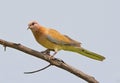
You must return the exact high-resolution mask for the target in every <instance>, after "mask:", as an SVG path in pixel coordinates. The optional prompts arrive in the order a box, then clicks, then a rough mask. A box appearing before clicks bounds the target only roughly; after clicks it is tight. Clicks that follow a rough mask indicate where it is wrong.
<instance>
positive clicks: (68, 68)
mask: <svg viewBox="0 0 120 83" xmlns="http://www.w3.org/2000/svg"><path fill="white" fill-rule="evenodd" d="M0 44H1V45H5V46H7V47H11V48H14V49H17V50H20V51H22V52H24V53H27V54H30V55H32V56H35V57H37V58H40V59H43V60H45V61H47V62H49V63H50V64H52V65H55V66H56V67H59V68H61V69H64V70H66V71H68V72H70V73H72V74H74V75H76V76H78V77H79V78H82V79H83V80H85V81H87V82H88V83H99V82H98V81H97V80H96V79H95V78H94V77H92V76H90V75H87V74H85V73H83V72H82V71H80V70H78V69H76V68H74V67H72V66H70V65H68V64H67V63H65V62H63V61H61V60H56V59H52V57H50V56H48V55H44V54H42V53H41V52H38V51H35V50H33V49H30V48H28V47H26V46H23V45H21V44H16V43H13V42H8V41H5V40H2V39H0Z"/></svg>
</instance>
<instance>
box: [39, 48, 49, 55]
mask: <svg viewBox="0 0 120 83" xmlns="http://www.w3.org/2000/svg"><path fill="white" fill-rule="evenodd" d="M41 53H43V54H47V55H50V50H49V49H47V50H45V51H42V52H41Z"/></svg>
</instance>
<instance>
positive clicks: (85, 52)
mask: <svg viewBox="0 0 120 83" xmlns="http://www.w3.org/2000/svg"><path fill="white" fill-rule="evenodd" d="M66 50H68V51H73V52H77V53H79V54H82V55H84V56H86V57H89V58H91V59H94V60H98V61H103V60H104V59H105V57H104V56H102V55H99V54H97V53H94V52H91V51H89V50H87V49H84V48H82V47H75V48H70V49H66Z"/></svg>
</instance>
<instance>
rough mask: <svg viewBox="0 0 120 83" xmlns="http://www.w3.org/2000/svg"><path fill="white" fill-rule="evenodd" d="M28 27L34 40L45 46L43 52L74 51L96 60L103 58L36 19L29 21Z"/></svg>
mask: <svg viewBox="0 0 120 83" xmlns="http://www.w3.org/2000/svg"><path fill="white" fill-rule="evenodd" d="M28 29H30V30H31V32H32V33H33V35H34V37H35V40H36V41H37V42H38V43H39V44H40V45H42V46H43V47H45V48H47V50H46V51H44V52H46V53H49V52H50V51H54V54H53V56H54V55H56V54H57V52H58V51H60V50H64V51H71V52H75V53H78V54H81V55H84V56H86V57H88V58H91V59H94V60H98V61H103V60H104V59H105V57H104V56H102V55H100V54H97V53H95V52H92V51H89V50H87V49H85V48H83V47H82V46H81V43H80V42H78V41H76V40H74V39H72V38H70V37H69V36H67V35H64V34H62V33H60V32H58V31H57V30H55V29H52V28H48V27H45V26H43V25H41V24H39V23H38V22H37V21H31V22H29V24H28Z"/></svg>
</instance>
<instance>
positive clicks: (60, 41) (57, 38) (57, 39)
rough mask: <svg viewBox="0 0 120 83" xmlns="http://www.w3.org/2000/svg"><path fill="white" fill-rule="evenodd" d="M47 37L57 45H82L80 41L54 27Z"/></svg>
mask: <svg viewBox="0 0 120 83" xmlns="http://www.w3.org/2000/svg"><path fill="white" fill-rule="evenodd" d="M46 38H47V39H48V40H49V41H50V42H52V43H55V44H57V45H66V46H77V47H80V43H79V42H77V41H75V40H72V39H71V38H70V37H68V36H66V35H62V34H61V33H59V32H58V31H56V30H54V29H50V30H49V33H48V34H46Z"/></svg>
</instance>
